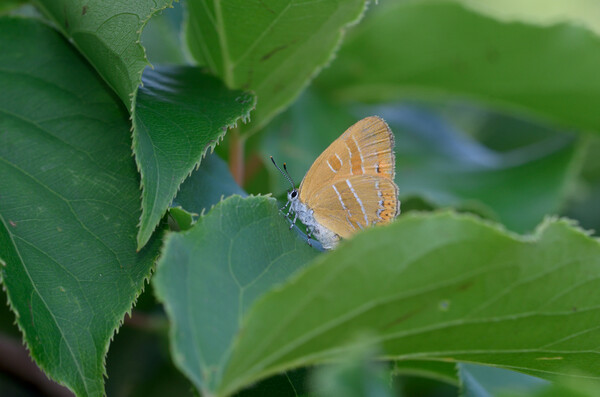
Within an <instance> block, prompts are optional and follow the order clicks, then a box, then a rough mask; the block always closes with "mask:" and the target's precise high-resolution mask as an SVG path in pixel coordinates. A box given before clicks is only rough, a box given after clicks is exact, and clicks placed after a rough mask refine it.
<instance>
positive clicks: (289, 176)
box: [283, 163, 296, 187]
mask: <svg viewBox="0 0 600 397" xmlns="http://www.w3.org/2000/svg"><path fill="white" fill-rule="evenodd" d="M283 170H284V171H285V173H286V174H287V176H288V178H289V179H290V181H292V185H294V187H295V186H296V184H295V183H294V180H293V179H292V176H291V175H290V173H289V172H288V170H287V165H286V164H285V163H283Z"/></svg>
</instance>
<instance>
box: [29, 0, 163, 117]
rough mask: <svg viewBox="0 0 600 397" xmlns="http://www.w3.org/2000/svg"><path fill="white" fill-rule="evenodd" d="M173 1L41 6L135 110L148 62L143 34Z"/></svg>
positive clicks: (48, 2)
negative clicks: (154, 17) (142, 41)
mask: <svg viewBox="0 0 600 397" xmlns="http://www.w3.org/2000/svg"><path fill="white" fill-rule="evenodd" d="M172 2H173V0H136V1H119V0H109V1H106V0H90V1H86V2H73V1H70V0H40V1H39V2H38V6H39V7H40V8H41V9H42V10H43V11H44V13H45V14H46V15H47V16H48V17H50V18H51V19H52V20H54V22H55V23H56V24H57V26H59V27H60V28H61V29H62V31H63V32H64V34H65V35H66V36H67V37H70V38H71V39H73V42H74V43H75V45H76V46H77V48H78V49H79V50H80V51H81V52H82V54H83V55H85V57H86V58H87V59H88V60H89V61H90V63H91V64H92V65H93V67H94V68H95V69H96V70H97V71H98V73H100V75H101V76H102V78H104V80H105V81H106V82H107V83H108V85H110V86H111V87H112V89H113V90H115V92H116V93H117V95H119V97H120V98H121V100H122V101H123V103H124V104H125V105H126V106H127V108H128V109H130V111H133V107H134V104H135V94H136V92H137V88H138V86H139V85H140V83H141V81H142V72H143V70H144V68H145V67H146V66H147V65H148V61H147V60H146V56H145V53H144V48H143V47H142V45H141V44H140V37H141V33H142V29H143V27H144V25H145V24H146V23H147V21H148V19H150V17H151V16H152V15H153V14H154V13H156V12H158V11H160V10H162V9H164V8H166V7H168V6H169V5H170V4H171V3H172Z"/></svg>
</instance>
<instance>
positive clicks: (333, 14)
mask: <svg viewBox="0 0 600 397" xmlns="http://www.w3.org/2000/svg"><path fill="white" fill-rule="evenodd" d="M364 7H365V0H324V1H296V0H285V1H281V0H223V1H207V0H192V1H190V2H189V3H188V11H189V15H188V23H187V32H186V37H187V42H188V46H189V48H190V51H191V53H192V55H193V56H194V57H195V58H196V60H198V62H200V63H201V64H203V65H205V66H207V67H208V68H209V69H210V70H211V71H212V72H213V73H216V74H217V75H219V76H220V77H221V78H222V79H223V80H224V81H225V83H226V84H227V86H228V87H230V88H239V89H244V90H252V91H254V92H255V93H256V95H257V97H258V98H259V102H258V107H257V109H256V114H255V115H254V116H253V121H252V124H251V127H250V129H249V132H251V131H256V130H257V129H258V128H260V127H262V126H264V125H265V124H266V123H267V122H268V121H269V120H270V119H271V117H273V115H275V114H276V113H278V112H280V111H281V110H283V109H284V108H285V107H286V106H287V105H289V104H290V103H291V102H292V101H293V100H294V99H295V98H296V97H297V96H298V94H299V93H300V91H301V90H302V89H303V88H304V87H305V86H306V85H307V84H308V82H309V81H310V80H311V79H312V77H313V76H314V75H315V74H316V73H317V72H318V71H319V69H320V68H321V67H323V66H324V65H325V64H326V63H327V62H328V61H329V60H330V59H331V57H332V52H333V51H334V49H335V48H336V47H337V46H338V44H339V43H340V40H341V38H342V34H343V30H344V28H345V27H346V26H347V25H348V24H349V23H352V22H354V21H356V20H357V19H358V17H359V16H360V14H361V13H362V11H363V9H364Z"/></svg>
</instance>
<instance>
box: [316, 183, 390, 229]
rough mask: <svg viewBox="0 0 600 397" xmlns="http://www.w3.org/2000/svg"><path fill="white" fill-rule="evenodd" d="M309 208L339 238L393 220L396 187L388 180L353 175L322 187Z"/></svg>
mask: <svg viewBox="0 0 600 397" xmlns="http://www.w3.org/2000/svg"><path fill="white" fill-rule="evenodd" d="M314 197H315V200H314V202H312V203H310V204H309V207H310V208H311V209H313V211H314V214H313V215H314V217H315V219H316V220H317V222H319V223H320V224H322V225H323V226H325V227H326V228H328V229H329V230H332V231H334V232H335V233H337V234H339V235H340V236H341V237H344V238H345V237H349V236H350V235H352V234H353V233H355V232H356V231H358V230H360V229H363V228H365V227H369V226H373V225H376V224H384V223H388V222H390V221H391V220H393V219H394V218H395V217H396V215H397V214H398V211H399V203H398V199H397V197H398V188H397V187H396V184H395V183H394V182H393V181H392V180H390V179H388V178H381V177H377V176H373V175H354V176H351V177H349V178H347V179H345V180H338V181H336V182H335V183H333V184H332V185H327V186H323V187H322V188H321V189H320V190H319V191H317V192H316V193H315V194H314Z"/></svg>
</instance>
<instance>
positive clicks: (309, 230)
mask: <svg viewBox="0 0 600 397" xmlns="http://www.w3.org/2000/svg"><path fill="white" fill-rule="evenodd" d="M306 232H307V233H306V242H307V243H308V246H309V247H312V242H311V237H312V232H313V231H312V229H310V228H308V229H307V230H306Z"/></svg>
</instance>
